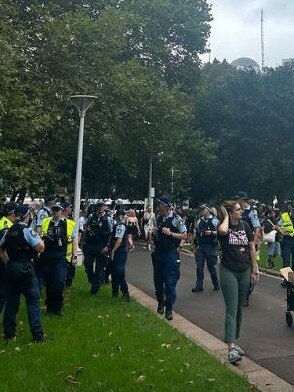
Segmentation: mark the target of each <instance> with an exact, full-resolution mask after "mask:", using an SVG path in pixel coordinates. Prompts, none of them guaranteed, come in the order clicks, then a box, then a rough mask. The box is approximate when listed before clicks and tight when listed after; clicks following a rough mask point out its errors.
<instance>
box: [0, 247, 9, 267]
mask: <svg viewBox="0 0 294 392" xmlns="http://www.w3.org/2000/svg"><path fill="white" fill-rule="evenodd" d="M0 259H1V261H3V263H4V264H6V263H7V262H8V260H9V257H8V255H7V253H6V250H3V249H1V248H0Z"/></svg>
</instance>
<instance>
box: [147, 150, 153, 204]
mask: <svg viewBox="0 0 294 392" xmlns="http://www.w3.org/2000/svg"><path fill="white" fill-rule="evenodd" d="M152 170H153V156H152V153H151V154H150V160H149V188H148V205H149V206H150V207H151V211H153V197H154V195H153V188H152Z"/></svg>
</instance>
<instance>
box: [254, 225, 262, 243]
mask: <svg viewBox="0 0 294 392" xmlns="http://www.w3.org/2000/svg"><path fill="white" fill-rule="evenodd" d="M260 240H261V228H260V227H257V228H256V229H255V230H254V242H255V244H258V243H259V241H260Z"/></svg>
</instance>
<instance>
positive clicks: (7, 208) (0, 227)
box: [0, 201, 17, 314]
mask: <svg viewBox="0 0 294 392" xmlns="http://www.w3.org/2000/svg"><path fill="white" fill-rule="evenodd" d="M16 207H17V204H16V203H14V202H11V201H9V202H7V203H5V204H4V206H3V210H2V213H1V219H0V241H1V239H2V238H3V237H4V235H5V233H6V232H7V230H8V229H9V228H10V227H11V226H12V225H13V223H14V220H15V209H16ZM5 267H6V266H5V263H3V262H1V260H0V314H1V312H2V310H3V308H4V305H5Z"/></svg>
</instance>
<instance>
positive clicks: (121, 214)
mask: <svg viewBox="0 0 294 392" xmlns="http://www.w3.org/2000/svg"><path fill="white" fill-rule="evenodd" d="M125 215H126V212H125V210H124V209H122V208H120V209H118V210H117V211H116V213H115V216H125Z"/></svg>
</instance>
